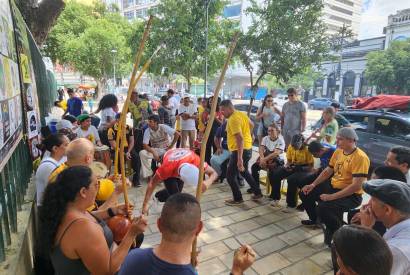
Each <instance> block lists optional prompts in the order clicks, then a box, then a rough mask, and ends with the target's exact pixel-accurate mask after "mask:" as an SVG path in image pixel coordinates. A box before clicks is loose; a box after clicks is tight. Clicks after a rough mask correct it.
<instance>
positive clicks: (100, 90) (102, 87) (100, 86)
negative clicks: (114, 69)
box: [95, 78, 107, 100]
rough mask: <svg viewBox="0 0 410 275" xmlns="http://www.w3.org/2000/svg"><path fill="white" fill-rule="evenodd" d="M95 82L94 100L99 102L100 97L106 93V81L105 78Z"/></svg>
mask: <svg viewBox="0 0 410 275" xmlns="http://www.w3.org/2000/svg"><path fill="white" fill-rule="evenodd" d="M95 82H97V88H96V89H95V93H96V96H95V98H96V99H97V100H99V99H100V98H101V97H102V95H103V94H104V93H105V92H106V89H107V81H106V80H105V78H102V79H95Z"/></svg>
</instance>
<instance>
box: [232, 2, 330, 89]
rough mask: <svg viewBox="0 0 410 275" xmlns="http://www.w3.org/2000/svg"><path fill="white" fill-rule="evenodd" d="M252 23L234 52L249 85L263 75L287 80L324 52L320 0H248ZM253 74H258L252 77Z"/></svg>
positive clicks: (325, 46) (324, 39) (315, 61)
mask: <svg viewBox="0 0 410 275" xmlns="http://www.w3.org/2000/svg"><path fill="white" fill-rule="evenodd" d="M251 2H252V5H251V7H250V8H249V9H247V13H248V14H249V15H250V16H251V17H252V19H253V20H252V24H251V26H250V27H249V30H248V31H247V33H245V34H243V36H242V37H241V39H240V42H239V45H238V51H237V53H238V56H239V57H240V59H241V61H242V63H243V64H244V65H245V67H246V68H247V70H248V71H249V72H250V73H251V83H252V85H256V86H257V85H258V83H259V81H260V80H261V79H262V78H263V76H264V75H266V74H269V75H272V76H274V77H275V78H276V79H277V80H278V81H279V82H288V81H289V79H290V78H292V77H293V76H294V75H297V74H300V73H303V72H304V70H305V69H306V68H307V67H310V66H312V64H319V63H320V61H321V59H322V57H323V56H324V55H325V54H326V53H327V50H328V43H327V41H328V40H327V37H326V34H325V26H324V24H323V23H322V21H321V20H320V16H321V10H322V1H320V0H309V1H306V0H303V1H302V0H270V1H264V2H263V3H260V1H251ZM253 75H258V77H257V78H256V80H254V79H253Z"/></svg>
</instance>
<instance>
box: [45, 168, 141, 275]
mask: <svg viewBox="0 0 410 275" xmlns="http://www.w3.org/2000/svg"><path fill="white" fill-rule="evenodd" d="M98 188H99V184H98V181H97V178H96V176H95V175H93V174H92V171H91V169H90V168H88V167H86V166H73V167H69V168H67V169H65V170H64V171H63V172H61V174H60V175H59V176H58V177H57V180H56V182H55V183H53V184H49V185H48V186H47V188H46V191H45V193H44V200H43V206H42V209H41V211H40V232H41V239H40V241H41V245H42V249H43V252H44V253H47V254H49V255H50V258H51V262H52V264H53V267H54V270H55V274H56V275H83V274H84V275H85V274H87V275H88V274H115V273H116V272H118V270H119V268H120V266H121V264H122V262H123V261H124V259H125V257H126V256H127V253H128V251H129V249H130V247H131V245H132V243H133V241H134V239H135V237H136V236H137V235H138V234H140V233H142V232H143V231H144V229H145V227H146V225H147V224H146V220H145V219H144V218H138V219H134V220H133V221H132V224H131V228H130V229H129V231H128V232H127V233H126V235H125V237H124V239H123V240H122V241H121V243H120V244H119V245H117V244H116V243H115V242H114V241H113V234H112V232H111V230H110V228H109V227H108V226H107V224H106V223H105V222H104V220H105V219H108V218H109V217H110V216H111V215H113V214H125V209H124V207H123V206H118V207H115V208H112V209H111V210H108V211H107V210H103V211H95V212H92V213H89V212H88V211H87V208H88V207H89V206H90V205H92V204H93V203H94V201H95V196H96V194H97V191H98Z"/></svg>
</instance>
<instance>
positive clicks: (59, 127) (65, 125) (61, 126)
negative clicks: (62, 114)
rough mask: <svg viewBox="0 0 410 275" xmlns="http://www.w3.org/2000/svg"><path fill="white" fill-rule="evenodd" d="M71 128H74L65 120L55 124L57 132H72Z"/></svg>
mask: <svg viewBox="0 0 410 275" xmlns="http://www.w3.org/2000/svg"><path fill="white" fill-rule="evenodd" d="M73 128H74V126H73V124H72V123H71V122H70V121H69V120H67V119H62V120H60V121H59V122H57V124H56V129H57V131H60V130H62V129H71V130H72V129H73Z"/></svg>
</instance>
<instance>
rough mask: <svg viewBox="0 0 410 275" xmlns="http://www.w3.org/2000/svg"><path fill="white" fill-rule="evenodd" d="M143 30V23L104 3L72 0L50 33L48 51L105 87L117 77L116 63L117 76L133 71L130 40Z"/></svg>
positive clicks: (57, 60)
mask: <svg viewBox="0 0 410 275" xmlns="http://www.w3.org/2000/svg"><path fill="white" fill-rule="evenodd" d="M142 31H143V23H142V22H140V21H136V22H133V23H130V22H128V21H127V20H126V19H125V18H124V17H122V16H121V15H120V14H119V13H118V12H115V11H112V9H111V10H110V11H109V10H108V8H107V7H106V6H105V5H104V4H102V3H101V2H95V3H94V5H92V6H90V5H84V4H81V3H78V2H76V1H70V2H68V3H67V6H66V8H65V10H64V11H63V13H62V14H61V16H60V18H59V20H58V22H57V24H56V26H55V27H54V28H53V29H52V31H51V32H50V34H49V37H48V38H47V41H46V44H45V45H44V51H45V53H46V54H47V55H48V56H50V57H51V59H52V60H53V62H59V63H60V64H68V65H71V66H72V67H73V68H74V69H76V70H77V71H79V72H81V73H83V74H85V75H88V76H91V77H93V78H94V79H95V80H96V82H97V83H98V86H99V88H100V90H101V89H104V87H105V84H106V82H107V79H110V78H112V77H113V74H114V72H113V71H114V62H115V70H116V75H117V76H125V75H127V74H129V72H130V71H131V60H133V58H132V56H133V54H132V53H131V47H130V43H132V41H133V37H134V36H135V35H136V33H138V32H142Z"/></svg>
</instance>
